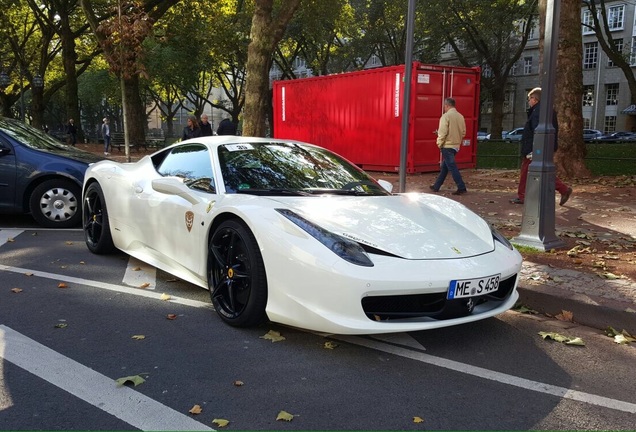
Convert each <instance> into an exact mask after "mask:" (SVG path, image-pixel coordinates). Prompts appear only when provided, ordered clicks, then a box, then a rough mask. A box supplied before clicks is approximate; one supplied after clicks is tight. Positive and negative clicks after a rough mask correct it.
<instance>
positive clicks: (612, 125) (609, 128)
mask: <svg viewBox="0 0 636 432" xmlns="http://www.w3.org/2000/svg"><path fill="white" fill-rule="evenodd" d="M603 131H604V132H605V133H612V132H616V116H606V117H605V126H604V127H603Z"/></svg>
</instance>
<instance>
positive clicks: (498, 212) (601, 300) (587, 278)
mask: <svg viewBox="0 0 636 432" xmlns="http://www.w3.org/2000/svg"><path fill="white" fill-rule="evenodd" d="M372 174H373V175H374V176H375V177H376V178H383V179H386V180H389V181H391V182H392V183H393V185H394V186H395V188H396V189H394V190H397V186H398V185H399V177H398V175H397V174H393V173H391V174H385V173H372ZM436 176H437V173H425V174H413V175H409V176H407V179H406V191H407V192H410V191H418V192H430V191H429V188H428V186H429V185H430V184H432V183H433V181H434V179H435V177H436ZM462 176H463V178H464V181H465V182H466V185H467V189H468V193H467V194H466V195H460V196H454V195H451V192H452V191H454V190H455V189H456V188H455V184H454V183H453V180H452V178H450V176H449V178H447V180H446V182H445V184H444V186H443V187H442V190H441V191H440V193H441V194H442V195H444V196H446V197H448V198H451V199H454V200H456V201H459V202H461V203H462V204H464V205H466V206H467V207H469V208H470V209H471V210H473V211H475V212H476V213H478V214H479V215H481V216H482V217H483V218H484V219H486V220H487V221H488V222H490V223H492V224H493V225H495V226H496V227H497V228H498V229H499V230H501V231H502V232H503V233H504V234H505V235H506V236H507V237H508V238H512V237H514V236H516V235H518V234H519V230H520V227H521V218H522V214H523V206H522V205H515V204H511V203H509V199H510V198H514V197H516V187H517V176H518V171H505V170H502V171H499V170H470V169H469V170H462ZM634 180H635V179H627V180H626V179H625V178H624V177H623V178H620V179H619V180H618V181H617V179H614V178H609V177H606V178H603V179H598V178H594V179H589V180H581V181H577V182H573V183H572V184H571V186H572V188H573V189H574V193H573V194H572V197H571V198H570V200H569V201H568V203H567V204H566V205H565V206H564V207H559V206H558V204H555V206H556V211H555V231H556V233H557V235H558V236H559V238H561V239H564V241H566V242H567V244H568V246H567V247H566V248H565V250H564V251H562V253H560V254H558V256H556V255H555V254H550V253H548V252H545V253H536V254H531V255H528V256H526V257H525V259H524V263H523V269H522V271H521V274H520V279H519V284H518V290H519V294H520V301H521V303H522V304H523V305H524V306H526V307H528V308H530V309H533V310H536V311H537V312H539V313H542V314H548V315H551V316H554V315H557V314H560V313H561V312H562V311H563V310H566V311H569V312H572V313H573V321H574V322H576V323H579V324H583V325H586V326H590V327H593V328H598V329H605V328H607V327H608V326H611V327H613V328H615V329H616V330H618V331H621V330H623V329H625V330H627V331H628V332H630V333H631V334H636V277H635V276H636V186H634ZM566 183H571V182H568V181H566ZM617 183H620V184H617ZM557 195H558V194H557ZM579 238H580V239H579ZM590 239H591V240H590ZM588 244H591V246H590V247H592V248H593V247H594V245H597V246H596V247H597V248H598V250H596V249H591V251H592V253H591V254H588V256H586V258H587V259H588V260H592V263H593V264H594V263H595V262H594V261H593V260H595V259H598V260H599V262H600V261H602V260H603V259H604V258H612V259H616V258H617V257H618V258H619V259H618V260H616V261H613V262H616V263H620V264H621V267H620V268H621V269H622V270H623V271H622V272H620V276H619V277H620V278H617V279H607V278H604V277H602V276H600V274H601V273H603V272H601V271H594V270H595V269H594V267H592V266H582V265H577V263H578V260H577V259H572V258H570V257H569V256H567V255H566V253H565V252H566V251H568V249H569V248H571V247H572V246H574V245H579V247H580V248H584V247H585V246H586V245H588ZM598 245H600V246H598ZM607 250H609V252H606V251H607ZM594 252H596V253H594ZM608 254H609V256H608ZM599 265H600V264H599ZM611 276H613V275H612V274H610V277H611Z"/></svg>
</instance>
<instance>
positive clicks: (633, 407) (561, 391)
mask: <svg viewBox="0 0 636 432" xmlns="http://www.w3.org/2000/svg"><path fill="white" fill-rule="evenodd" d="M331 338H333V339H337V340H341V341H344V342H348V343H351V344H354V345H358V346H363V347H366V348H371V349H374V350H377V351H382V352H386V353H389V354H394V355H397V356H400V357H405V358H409V359H411V360H416V361H419V362H422V363H426V364H430V365H433V366H438V367H441V368H445V369H450V370H452V371H454V372H461V373H464V374H466V375H472V376H476V377H478V378H482V379H487V380H491V381H496V382H500V383H502V384H508V385H511V386H514V387H520V388H522V389H526V390H532V391H535V392H539V393H544V394H549V395H553V396H557V397H560V398H563V399H570V400H575V401H578V402H585V403H588V404H590V405H596V406H600V407H604V408H611V409H614V410H618V411H624V412H628V413H631V414H636V404H634V403H631V402H625V401H620V400H617V399H610V398H606V397H604V396H598V395H594V394H590V393H585V392H581V391H577V390H570V389H568V388H565V387H559V386H554V385H551V384H546V383H542V382H538V381H532V380H529V379H525V378H520V377H516V376H514V375H508V374H505V373H501V372H496V371H492V370H489V369H484V368H481V367H478V366H471V365H468V364H465V363H460V362H457V361H454V360H448V359H443V358H440V357H435V356H432V355H430V354H424V353H422V352H418V351H411V350H408V349H405V348H400V347H397V346H395V345H387V344H384V343H382V342H378V341H374V340H371V339H367V338H362V337H355V336H337V335H332V336H331Z"/></svg>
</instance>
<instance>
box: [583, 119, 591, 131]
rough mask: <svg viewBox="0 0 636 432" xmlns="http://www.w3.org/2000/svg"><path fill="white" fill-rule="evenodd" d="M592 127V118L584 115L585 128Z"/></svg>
mask: <svg viewBox="0 0 636 432" xmlns="http://www.w3.org/2000/svg"><path fill="white" fill-rule="evenodd" d="M591 128H592V119H589V118H587V117H583V129H591Z"/></svg>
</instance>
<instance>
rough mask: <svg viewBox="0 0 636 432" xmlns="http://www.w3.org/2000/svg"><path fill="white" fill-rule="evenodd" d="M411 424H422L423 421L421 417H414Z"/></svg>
mask: <svg viewBox="0 0 636 432" xmlns="http://www.w3.org/2000/svg"><path fill="white" fill-rule="evenodd" d="M413 423H424V419H423V418H422V417H418V416H415V417H413Z"/></svg>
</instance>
